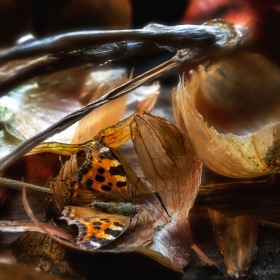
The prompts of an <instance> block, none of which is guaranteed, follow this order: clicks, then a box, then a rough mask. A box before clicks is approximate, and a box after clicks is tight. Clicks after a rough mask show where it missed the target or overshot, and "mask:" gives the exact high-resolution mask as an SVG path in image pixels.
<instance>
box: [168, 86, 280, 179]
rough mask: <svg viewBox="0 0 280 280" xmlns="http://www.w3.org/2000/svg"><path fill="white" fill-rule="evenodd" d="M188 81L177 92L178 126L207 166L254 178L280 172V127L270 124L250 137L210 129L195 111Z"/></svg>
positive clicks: (231, 175)
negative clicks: (279, 161) (186, 134)
mask: <svg viewBox="0 0 280 280" xmlns="http://www.w3.org/2000/svg"><path fill="white" fill-rule="evenodd" d="M188 84H189V83H188V82H187V83H186V84H185V85H183V82H182V81H180V82H179V85H178V87H177V88H176V89H175V90H174V92H173V105H174V111H175V117H176V121H177V123H178V125H179V126H180V127H181V128H183V129H185V130H186V131H187V133H188V135H189V137H190V139H191V141H192V144H193V145H194V147H195V149H196V151H197V153H198V154H199V156H200V158H201V160H202V161H203V163H204V164H205V165H206V166H207V167H209V168H210V169H212V170H213V171H214V172H216V173H218V174H221V175H224V176H228V177H236V178H250V177H257V176H262V175H266V174H273V173H277V172H279V168H280V166H279V163H278V158H279V152H278V149H279V148H278V141H279V137H280V133H279V131H280V124H279V123H270V124H268V125H266V126H265V127H263V128H262V129H261V130H259V131H257V132H256V133H254V134H250V135H248V136H237V135H233V134H230V133H229V134H222V133H218V132H217V131H216V130H215V128H213V127H211V128H209V127H208V126H207V124H206V123H205V122H204V120H203V118H202V116H201V115H200V114H199V113H198V112H197V110H196V108H195V103H194V98H195V97H193V96H192V93H190V92H189V91H188V88H189V87H188Z"/></svg>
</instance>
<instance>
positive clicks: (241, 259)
mask: <svg viewBox="0 0 280 280" xmlns="http://www.w3.org/2000/svg"><path fill="white" fill-rule="evenodd" d="M209 215H210V217H211V221H212V225H213V231H214V238H215V241H216V244H217V245H218V247H219V249H220V251H221V252H222V254H223V256H224V261H225V264H226V267H227V269H228V270H227V273H228V274H229V275H230V276H231V277H236V278H238V277H239V276H244V275H245V274H246V272H247V270H248V269H249V267H250V264H251V262H252V260H253V259H254V257H255V255H256V253H257V246H256V242H257V235H258V221H257V219H256V217H255V216H252V215H251V216H240V217H235V218H229V217H227V216H225V215H223V214H221V213H219V212H217V211H215V210H209Z"/></svg>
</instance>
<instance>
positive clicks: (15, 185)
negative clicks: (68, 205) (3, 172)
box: [0, 177, 53, 198]
mask: <svg viewBox="0 0 280 280" xmlns="http://www.w3.org/2000/svg"><path fill="white" fill-rule="evenodd" d="M0 186H2V187H6V188H11V189H16V190H21V191H22V189H23V187H26V188H28V189H30V190H32V191H35V192H40V193H42V194H44V195H47V196H48V197H52V198H53V194H52V192H51V190H50V189H48V188H44V187H40V186H36V185H32V184H28V183H24V182H21V181H16V180H11V179H6V178H3V177H0Z"/></svg>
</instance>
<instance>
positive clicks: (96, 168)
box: [61, 139, 141, 249]
mask: <svg viewBox="0 0 280 280" xmlns="http://www.w3.org/2000/svg"><path fill="white" fill-rule="evenodd" d="M83 148H84V152H85V156H86V160H85V161H84V162H83V163H82V164H81V166H80V167H79V168H78V170H77V171H75V172H74V177H73V179H72V181H71V182H69V189H68V192H67V195H66V198H65V199H66V201H67V203H66V204H68V205H67V206H65V207H64V210H63V212H62V217H61V218H62V219H65V220H66V221H67V223H68V224H69V225H76V226H77V227H78V230H79V233H78V236H77V237H76V244H77V245H78V246H79V247H81V248H85V249H97V248H100V247H102V246H104V245H106V244H108V243H109V242H111V241H113V240H115V239H116V238H118V237H119V236H120V235H121V234H122V233H124V232H125V230H126V229H127V228H128V226H129V225H130V223H131V220H132V218H133V217H134V216H135V214H136V213H138V212H139V211H140V209H141V206H138V205H135V204H134V203H133V202H132V199H133V194H134V192H133V189H132V187H131V185H130V184H129V181H128V178H127V174H126V172H125V170H124V168H123V166H122V164H121V163H120V161H119V159H118V158H117V156H116V155H115V154H114V152H113V151H112V150H111V149H110V148H109V147H108V146H107V144H106V143H105V142H104V141H102V140H101V139H94V140H93V141H91V142H89V143H87V144H86V145H85V146H84V147H83ZM73 205H75V206H73Z"/></svg>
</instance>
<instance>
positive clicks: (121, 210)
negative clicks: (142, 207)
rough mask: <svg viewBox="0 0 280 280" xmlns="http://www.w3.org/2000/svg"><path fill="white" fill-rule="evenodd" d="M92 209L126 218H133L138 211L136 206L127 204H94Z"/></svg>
mask: <svg viewBox="0 0 280 280" xmlns="http://www.w3.org/2000/svg"><path fill="white" fill-rule="evenodd" d="M92 207H93V208H94V209H97V210H100V211H103V212H108V213H112V214H118V215H123V216H127V217H133V216H134V215H135V214H136V213H137V212H138V211H139V210H138V207H137V206H135V205H134V204H132V203H129V202H126V203H115V202H94V203H93V204H92Z"/></svg>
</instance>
